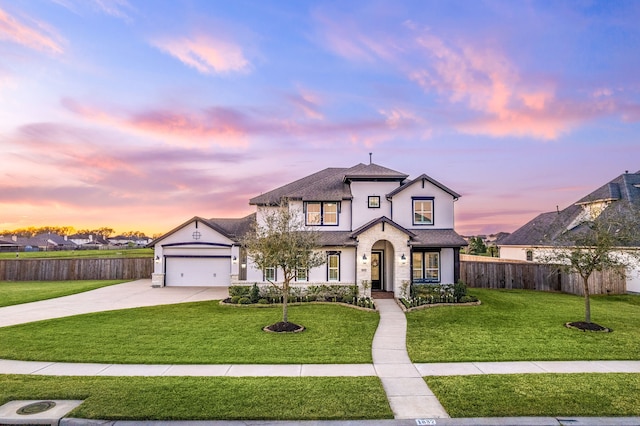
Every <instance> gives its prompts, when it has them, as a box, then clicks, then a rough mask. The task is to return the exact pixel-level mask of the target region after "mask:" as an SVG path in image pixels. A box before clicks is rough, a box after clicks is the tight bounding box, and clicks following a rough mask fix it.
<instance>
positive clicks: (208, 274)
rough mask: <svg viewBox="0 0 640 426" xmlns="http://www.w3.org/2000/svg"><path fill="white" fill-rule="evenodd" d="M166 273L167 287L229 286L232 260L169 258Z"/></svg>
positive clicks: (224, 258)
mask: <svg viewBox="0 0 640 426" xmlns="http://www.w3.org/2000/svg"><path fill="white" fill-rule="evenodd" d="M165 273H166V275H165V280H166V281H165V282H166V285H167V286H190V287H218V286H229V285H230V284H231V275H230V274H231V260H230V259H229V258H226V257H167V258H166V271H165Z"/></svg>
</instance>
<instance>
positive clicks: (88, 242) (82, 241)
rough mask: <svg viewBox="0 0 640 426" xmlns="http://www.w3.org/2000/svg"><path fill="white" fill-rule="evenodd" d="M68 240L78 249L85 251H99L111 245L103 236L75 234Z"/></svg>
mask: <svg viewBox="0 0 640 426" xmlns="http://www.w3.org/2000/svg"><path fill="white" fill-rule="evenodd" d="M68 239H69V240H70V241H73V242H74V243H75V244H76V245H77V246H78V247H80V248H85V249H88V248H92V249H99V248H102V247H106V246H108V245H109V242H108V241H107V240H105V239H104V238H103V237H102V236H101V235H93V234H73V235H69V237H68Z"/></svg>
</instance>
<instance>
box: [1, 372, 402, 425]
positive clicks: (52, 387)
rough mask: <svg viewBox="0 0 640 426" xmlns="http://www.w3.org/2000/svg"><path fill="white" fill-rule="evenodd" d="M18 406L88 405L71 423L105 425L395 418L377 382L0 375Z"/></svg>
mask: <svg viewBox="0 0 640 426" xmlns="http://www.w3.org/2000/svg"><path fill="white" fill-rule="evenodd" d="M18 399H26V400H29V399H83V400H85V401H84V403H83V404H82V405H81V406H80V407H78V408H77V409H76V410H74V411H73V412H72V413H71V414H70V415H69V416H68V417H76V418H85V419H103V420H123V419H126V420H216V419H224V420H233V419H245V420H246V419H254V420H261V419H264V420H276V419H277V420H315V419H384V418H393V414H392V412H391V409H390V408H389V404H388V402H387V399H386V396H385V393H384V390H383V389H382V384H381V383H380V379H378V378H377V377H348V378H346V377H331V378H328V377H268V378H267V377H242V378H229V377H53V376H18V375H4V376H3V375H0V405H1V404H4V403H6V402H8V401H10V400H18Z"/></svg>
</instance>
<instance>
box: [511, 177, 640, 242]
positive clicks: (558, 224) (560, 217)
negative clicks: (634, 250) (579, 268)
mask: <svg viewBox="0 0 640 426" xmlns="http://www.w3.org/2000/svg"><path fill="white" fill-rule="evenodd" d="M597 201H611V202H613V203H614V204H612V205H611V206H610V207H608V208H607V209H605V210H604V212H603V213H602V217H603V218H604V217H606V215H607V214H608V211H609V209H611V208H612V207H613V206H617V205H618V204H615V203H616V202H618V201H626V202H630V203H636V204H637V203H640V171H639V172H637V173H625V174H622V175H620V176H618V177H616V178H615V179H613V180H612V181H610V182H608V183H606V184H604V185H603V186H601V187H600V188H598V189H596V190H595V191H593V192H591V193H590V194H588V195H587V196H585V197H583V198H581V199H580V200H579V201H578V202H576V203H575V204H572V205H570V206H569V207H567V208H565V209H563V210H561V211H559V212H549V213H542V214H540V215H538V216H537V217H535V218H534V219H533V220H531V221H529V222H527V223H526V224H524V225H523V226H522V227H520V228H518V229H517V230H516V231H514V232H513V233H512V234H511V235H509V236H508V237H506V238H504V239H503V240H502V241H500V242H499V245H501V246H540V245H546V244H549V243H550V242H552V241H558V240H559V237H560V235H561V234H562V235H567V234H566V233H567V232H569V233H572V232H580V231H581V230H582V227H581V226H577V227H575V228H572V229H569V230H568V228H569V227H570V226H573V225H574V223H575V221H576V220H577V219H578V218H579V217H580V215H581V213H582V212H583V208H582V205H583V204H588V203H591V202H597ZM620 205H623V204H620ZM639 222H640V218H639ZM565 240H570V239H567V238H565ZM639 243H640V241H639Z"/></svg>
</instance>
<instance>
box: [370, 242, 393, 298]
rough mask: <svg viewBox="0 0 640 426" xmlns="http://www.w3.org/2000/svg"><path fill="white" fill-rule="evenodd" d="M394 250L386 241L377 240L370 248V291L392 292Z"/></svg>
mask: <svg viewBox="0 0 640 426" xmlns="http://www.w3.org/2000/svg"><path fill="white" fill-rule="evenodd" d="M395 257H396V256H395V250H394V248H393V244H391V243H390V242H389V241H387V240H378V241H376V242H375V243H374V244H373V246H372V247H371V277H370V280H371V290H372V291H389V292H393V291H394V274H395V261H396V260H395Z"/></svg>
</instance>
